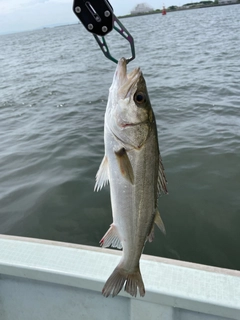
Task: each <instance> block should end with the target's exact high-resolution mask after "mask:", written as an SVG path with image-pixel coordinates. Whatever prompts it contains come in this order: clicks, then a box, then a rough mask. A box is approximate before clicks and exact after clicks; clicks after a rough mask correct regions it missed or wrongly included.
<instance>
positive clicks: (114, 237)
mask: <svg viewBox="0 0 240 320" xmlns="http://www.w3.org/2000/svg"><path fill="white" fill-rule="evenodd" d="M99 243H100V245H101V246H102V247H103V248H107V247H110V246H111V247H113V248H118V249H122V243H121V241H120V239H119V236H118V232H117V228H116V226H115V225H114V224H111V226H110V228H109V229H108V231H107V232H106V233H105V235H104V236H103V237H102V239H101V240H100V242H99Z"/></svg>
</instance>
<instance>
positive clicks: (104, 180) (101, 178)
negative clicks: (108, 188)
mask: <svg viewBox="0 0 240 320" xmlns="http://www.w3.org/2000/svg"><path fill="white" fill-rule="evenodd" d="M106 184H108V158H107V157H106V156H104V157H103V159H102V162H101V164H100V167H99V169H98V172H97V174H96V183H95V187H94V191H100V190H101V189H102V187H104V186H105V185H106Z"/></svg>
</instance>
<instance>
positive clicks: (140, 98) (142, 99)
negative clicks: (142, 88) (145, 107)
mask: <svg viewBox="0 0 240 320" xmlns="http://www.w3.org/2000/svg"><path fill="white" fill-rule="evenodd" d="M134 101H135V102H136V103H138V104H141V103H144V102H145V101H146V95H145V94H144V93H143V92H136V93H135V95H134Z"/></svg>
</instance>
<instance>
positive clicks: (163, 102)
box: [0, 5, 240, 270]
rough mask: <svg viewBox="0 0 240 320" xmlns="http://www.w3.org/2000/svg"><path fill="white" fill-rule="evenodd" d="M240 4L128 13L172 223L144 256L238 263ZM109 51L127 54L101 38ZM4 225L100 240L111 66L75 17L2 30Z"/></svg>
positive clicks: (106, 217) (106, 207)
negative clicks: (65, 22)
mask: <svg viewBox="0 0 240 320" xmlns="http://www.w3.org/2000/svg"><path fill="white" fill-rule="evenodd" d="M239 14H240V6H239V5H236V6H225V7H216V8H208V9H201V10H200V9H199V10H189V11H183V12H174V13H169V14H168V15H167V16H165V17H163V16H162V15H157V14H156V15H152V16H141V17H137V18H129V19H125V20H124V21H123V22H124V25H125V26H126V27H127V28H128V29H129V30H130V31H131V33H132V35H133V36H134V39H135V45H136V54H137V58H136V59H135V60H134V61H132V62H131V64H130V65H129V69H131V70H132V69H133V68H134V67H137V66H140V67H141V69H142V71H143V73H144V76H145V79H146V82H147V85H148V91H149V95H150V98H151V102H152V105H153V108H154V112H155V115H156V120H157V126H158V134H159V142H160V149H161V154H162V157H163V162H164V166H165V168H166V175H167V179H168V182H169V184H168V188H169V195H168V196H167V197H161V198H160V201H159V207H160V211H161V215H162V217H163V220H164V223H165V225H166V229H167V236H166V237H164V236H163V235H161V234H160V233H158V232H156V238H155V241H154V242H153V243H152V244H151V245H149V244H147V245H146V250H145V252H146V253H149V254H154V255H160V256H164V257H169V258H174V259H182V260H187V261H192V262H200V263H205V264H210V265H217V266H222V267H227V268H235V269H239V270H240V259H239V255H238V243H239V241H240V238H239V230H238V227H237V226H238V225H239V223H240V209H239V208H240V201H239V195H238V193H239V189H240V174H239V172H240V159H239V158H240V156H239V155H240V152H239V151H240V147H239V146H240V143H239V142H240V129H239V128H240V120H239V119H240V117H239V109H240V102H239V96H240V85H239V75H240V67H239V50H238V46H239V40H240V34H239V33H238V32H237V30H239V23H240V22H239V18H238V16H239ZM107 40H108V44H109V47H110V48H111V52H112V53H113V55H114V56H116V57H118V58H120V57H121V56H122V55H125V52H126V50H128V51H129V47H128V44H126V43H124V42H123V41H122V40H121V39H120V38H117V37H116V38H114V37H113V33H111V34H110V35H109V37H108V39H107ZM0 45H1V47H4V54H3V53H1V56H0V61H1V76H2V79H4V81H2V83H1V84H0V135H1V141H0V208H1V209H0V222H1V223H0V232H2V233H6V234H15V235H23V236H31V237H39V238H46V239H53V240H58V241H67V242H76V243H82V244H88V245H95V246H97V245H98V241H99V239H101V237H102V235H103V234H104V233H105V232H106V230H107V228H108V225H109V224H110V223H111V205H110V199H109V189H108V187H107V188H106V189H104V190H103V191H101V192H100V193H93V187H94V180H95V174H96V172H97V169H98V166H99V164H100V162H101V159H102V157H103V153H104V146H103V121H104V111H105V107H106V103H107V96H108V89H109V87H110V85H111V82H112V77H113V73H114V70H115V65H114V64H113V63H112V62H110V61H107V60H106V59H105V57H104V56H103V55H102V54H101V52H100V50H99V48H98V46H97V44H96V43H95V41H94V39H93V37H91V36H90V35H88V34H87V33H86V31H85V29H84V28H83V27H82V26H80V25H73V26H66V27H62V28H53V29H44V30H38V31H32V32H26V33H20V34H12V35H5V36H1V37H0Z"/></svg>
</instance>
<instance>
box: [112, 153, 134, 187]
mask: <svg viewBox="0 0 240 320" xmlns="http://www.w3.org/2000/svg"><path fill="white" fill-rule="evenodd" d="M115 155H116V158H117V162H118V166H119V168H120V172H121V174H122V175H123V177H124V178H125V179H127V180H128V181H129V182H130V183H131V184H134V175H133V168H132V165H131V162H130V160H129V158H128V155H127V152H126V149H125V148H121V149H120V150H119V151H115Z"/></svg>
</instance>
